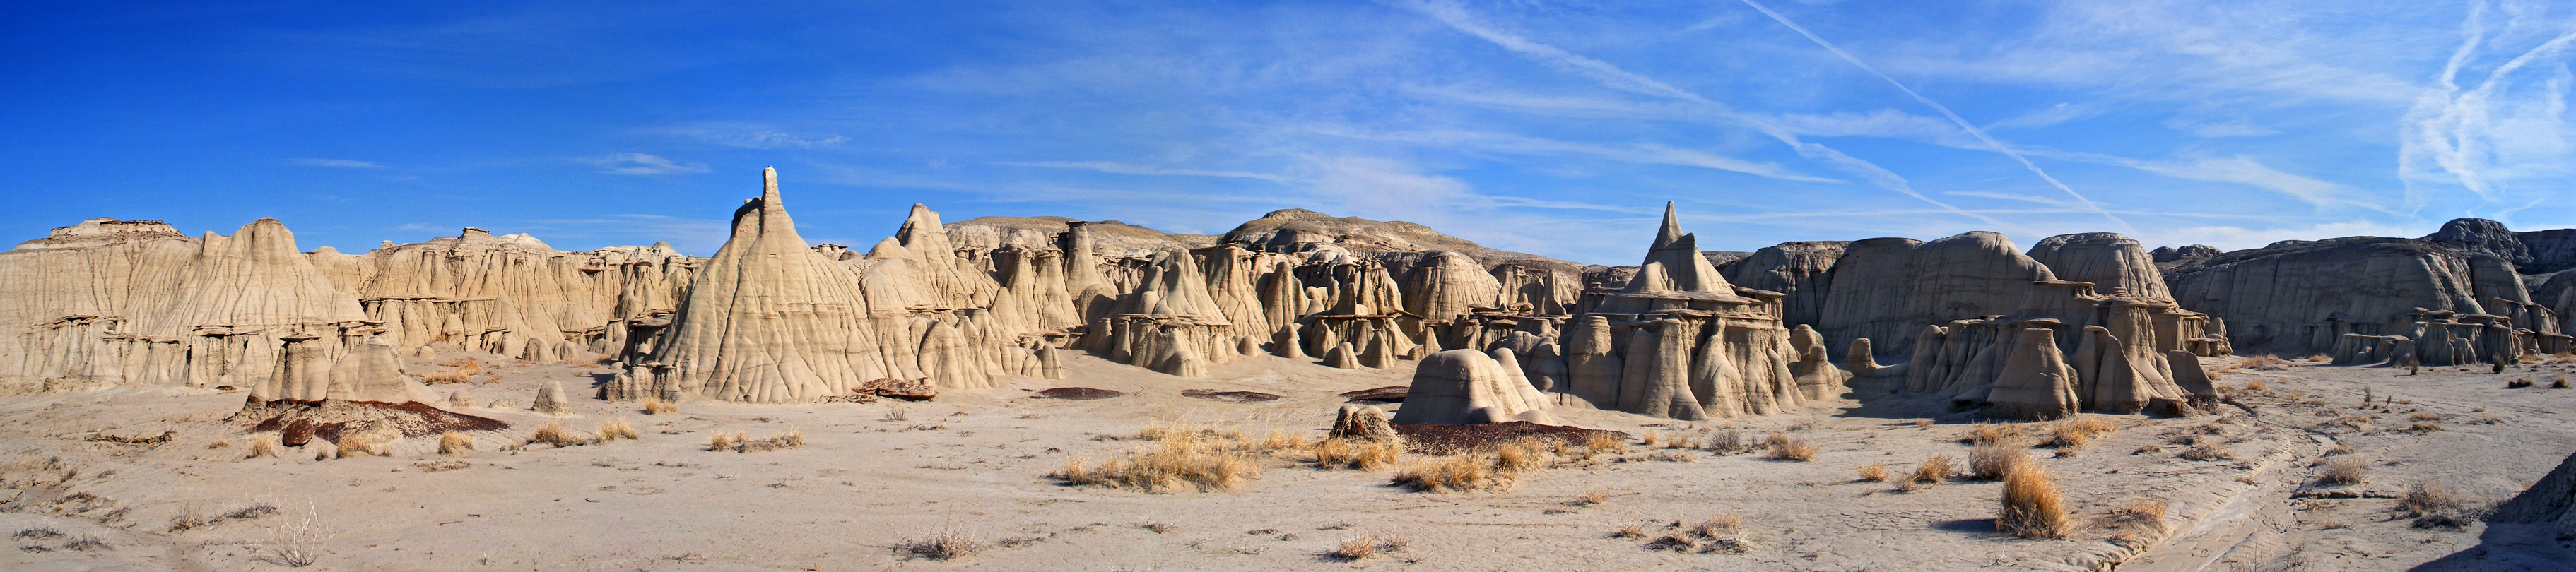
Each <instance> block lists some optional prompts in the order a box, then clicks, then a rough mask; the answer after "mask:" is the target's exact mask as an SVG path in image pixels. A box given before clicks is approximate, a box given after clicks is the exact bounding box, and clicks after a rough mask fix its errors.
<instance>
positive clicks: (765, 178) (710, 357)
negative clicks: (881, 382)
mask: <svg viewBox="0 0 2576 572" xmlns="http://www.w3.org/2000/svg"><path fill="white" fill-rule="evenodd" d="M915 215H916V217H915V218H916V219H918V218H919V216H920V213H919V212H918V211H916V213H915ZM931 266H932V268H934V269H938V268H953V266H948V265H946V264H944V263H932V264H931ZM934 273H936V272H935V271H934ZM884 276H888V275H886V274H879V275H877V277H884ZM860 282H861V276H860V274H859V273H858V272H856V271H854V269H853V268H852V266H850V265H846V264H842V263H841V262H840V261H837V260H833V259H831V258H829V257H826V256H824V255H822V254H819V253H816V252H815V251H814V250H813V249H812V248H811V247H810V246H809V245H807V244H806V243H805V239H804V238H803V237H801V236H798V235H797V234H796V223H795V221H793V220H791V219H790V218H789V217H788V215H787V205H786V203H785V202H784V201H782V200H781V199H780V198H779V193H778V172H777V171H776V170H775V169H762V170H761V193H760V196H759V197H758V198H754V199H751V200H749V201H745V202H744V203H743V205H742V208H739V209H736V210H735V211H734V216H733V235H732V236H731V237H729V238H727V239H726V240H725V243H724V246H723V247H722V248H719V249H718V250H717V251H716V255H715V256H714V257H713V258H709V259H707V261H706V263H705V264H704V265H702V266H700V267H699V268H698V271H697V272H696V273H695V276H694V278H693V279H692V280H691V284H690V287H689V291H688V294H687V296H686V297H684V298H683V299H682V302H680V305H679V308H678V309H677V310H676V311H674V312H673V313H672V314H671V318H670V324H669V326H667V327H664V328H660V331H659V332H658V333H657V335H658V336H660V339H658V340H652V341H650V342H648V343H646V344H645V345H644V346H643V347H645V348H649V351H647V352H634V353H630V354H629V355H627V356H626V358H625V360H624V361H625V363H626V365H627V366H628V367H627V368H626V369H627V373H622V374H620V375H619V376H618V377H617V378H616V379H615V380H614V381H612V382H610V383H609V384H608V385H607V386H606V387H605V388H604V389H603V391H602V393H604V394H605V395H606V396H608V397H611V398H615V399H641V398H644V397H658V398H660V399H664V400H673V401H677V400H681V399H684V398H692V399H694V398H704V399H719V400H726V401H748V402H756V403H778V402H788V401H802V400H807V399H814V398H820V397H825V396H831V395H840V394H846V393H850V392H851V390H852V389H854V388H856V387H858V385H859V384H861V383H865V382H867V381H870V380H876V379H887V378H893V379H902V380H913V379H923V378H924V377H925V376H924V375H923V373H922V371H921V360H920V359H919V355H918V354H917V351H918V350H919V349H921V348H923V347H941V348H945V347H949V346H948V345H947V344H944V343H925V341H924V340H923V338H924V336H929V337H934V338H937V337H939V336H935V335H933V334H936V333H937V329H938V328H935V327H927V326H928V325H926V324H925V325H922V326H924V327H918V328H916V327H915V326H916V324H914V323H912V321H911V320H910V319H909V318H908V317H907V316H905V314H904V309H902V308H886V309H881V310H878V309H872V308H870V307H869V306H868V304H867V303H868V300H867V297H866V296H865V295H864V294H863V293H862V287H861V284H860ZM915 288H918V287H915ZM898 289H901V288H898ZM916 291H918V290H916ZM939 294H942V295H945V296H948V297H963V296H971V295H972V294H973V292H972V291H971V290H970V289H967V288H964V287H958V288H955V289H951V290H947V291H943V292H939ZM872 310H873V311H872ZM943 339H944V338H943ZM952 369H954V370H960V371H953V372H946V373H952V374H953V376H958V377H952V378H950V379H944V380H934V381H938V382H943V383H976V382H980V380H977V379H973V378H972V376H973V375H974V373H975V372H971V371H962V370H966V369H967V368H952Z"/></svg>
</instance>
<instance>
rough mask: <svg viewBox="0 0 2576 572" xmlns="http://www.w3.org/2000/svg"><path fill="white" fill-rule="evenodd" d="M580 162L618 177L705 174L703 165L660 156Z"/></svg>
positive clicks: (619, 155) (615, 156)
mask: <svg viewBox="0 0 2576 572" xmlns="http://www.w3.org/2000/svg"><path fill="white" fill-rule="evenodd" d="M580 161H581V162H583V163H589V164H591V165H594V166H597V167H599V168H600V171H599V172H602V173H614V174H619V175H676V174H684V173H704V172H707V165H706V164H705V163H680V162H676V161H672V160H670V159H666V158H663V157H662V156H660V155H648V154H644V153H616V154H611V155H608V156H604V157H595V158H590V159H581V160H580Z"/></svg>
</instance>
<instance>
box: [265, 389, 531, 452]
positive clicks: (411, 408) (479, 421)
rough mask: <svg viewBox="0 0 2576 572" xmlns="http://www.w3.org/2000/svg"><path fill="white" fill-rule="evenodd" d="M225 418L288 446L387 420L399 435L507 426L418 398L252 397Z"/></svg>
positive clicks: (333, 438)
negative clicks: (268, 433)
mask: <svg viewBox="0 0 2576 572" xmlns="http://www.w3.org/2000/svg"><path fill="white" fill-rule="evenodd" d="M225 421H230V422H233V423H239V424H243V425H249V426H250V431H251V432H253V433H257V432H262V431H276V432H278V443H279V444H281V445H285V446H288V447H301V446H304V444H305V443H308V442H311V441H312V440H314V439H317V438H318V439H321V440H323V441H338V440H340V436H341V435H344V434H348V433H355V432H359V431H364V430H366V429H367V428H368V427H371V426H374V425H377V424H384V425H388V426H390V427H392V428H393V429H394V430H395V431H398V432H401V433H402V436H404V437H422V436H428V435H437V434H440V433H445V432H448V431H494V430H500V429H508V428H509V427H510V424H509V423H507V422H503V421H501V420H499V419H492V418H489V417H476V416H473V415H466V414H463V413H454V412H450V411H446V410H443V409H439V408H436V407H431V406H429V404H426V403H421V402H418V401H405V402H402V403H386V402H382V401H341V400H336V399H326V400H322V401H297V400H292V399H279V400H273V401H268V400H261V399H259V398H255V397H254V398H251V400H250V401H249V402H248V403H244V404H242V410H241V411H240V412H237V413H234V414H233V416H232V417H230V418H227V419H225Z"/></svg>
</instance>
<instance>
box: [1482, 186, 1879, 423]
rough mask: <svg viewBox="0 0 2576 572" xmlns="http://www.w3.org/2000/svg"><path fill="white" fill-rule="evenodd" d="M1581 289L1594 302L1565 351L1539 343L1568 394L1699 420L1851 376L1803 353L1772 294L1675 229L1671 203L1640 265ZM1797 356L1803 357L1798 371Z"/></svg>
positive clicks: (1761, 407) (1819, 393) (1826, 392)
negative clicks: (1736, 278)
mask: <svg viewBox="0 0 2576 572" xmlns="http://www.w3.org/2000/svg"><path fill="white" fill-rule="evenodd" d="M1586 298H1587V300H1586V302H1585V305H1586V306H1590V307H1593V308H1595V309H1594V310H1592V311H1590V312H1588V313H1586V314H1584V315H1582V316H1580V317H1578V318H1576V319H1575V320H1574V325H1573V326H1572V330H1571V331H1569V332H1568V333H1567V334H1566V335H1565V338H1564V342H1563V344H1562V349H1561V350H1559V351H1558V352H1547V351H1545V350H1540V352H1539V353H1540V354H1545V353H1561V355H1562V356H1563V359H1564V367H1563V369H1562V370H1561V371H1563V372H1565V373H1564V376H1565V378H1564V382H1565V383H1564V389H1562V390H1554V389H1552V390H1553V391H1562V392H1563V394H1564V396H1565V397H1564V398H1563V399H1564V400H1565V401H1569V402H1580V403H1584V404H1589V405H1591V406H1594V407H1599V408H1603V409H1616V410H1620V411H1627V412H1631V413H1639V414H1644V415H1651V416H1656V417H1670V418H1674V419H1684V420H1695V419H1704V418H1713V417H1736V416H1743V415H1763V414H1770V413H1775V412H1780V411H1784V410H1788V409H1792V408H1796V407H1798V406H1800V405H1802V404H1804V403H1807V402H1810V401H1814V400H1817V399H1830V398H1833V397H1837V396H1840V395H1841V394H1842V392H1843V391H1842V389H1843V387H1842V380H1843V379H1844V378H1846V377H1848V376H1847V375H1844V374H1842V372H1841V371H1840V370H1838V369H1836V368H1834V366H1833V365H1832V363H1831V362H1830V360H1827V359H1825V358H1824V357H1823V356H1824V353H1823V351H1822V348H1818V351H1816V352H1815V353H1814V356H1815V358H1814V359H1812V360H1801V356H1803V355H1806V354H1804V353H1802V352H1801V351H1800V350H1799V349H1798V348H1797V347H1795V346H1793V345H1792V343H1791V340H1790V335H1789V330H1788V329H1787V328H1785V327H1783V326H1782V324H1781V322H1780V318H1779V312H1778V308H1779V302H1778V300H1779V298H1780V295H1779V294H1778V293H1774V292H1765V291H1757V290H1752V289H1739V288H1736V287H1735V286H1734V285H1732V284H1729V283H1727V281H1726V277H1725V276H1723V275H1721V274H1719V273H1718V272H1717V269H1716V267H1714V266H1712V265H1710V264H1709V262H1708V259H1707V258H1705V257H1703V256H1701V254H1700V252H1699V247H1698V238H1697V237H1696V236H1694V235H1690V234H1684V233H1682V232H1681V224H1680V222H1679V219H1678V217H1677V216H1676V215H1675V214H1674V213H1673V211H1672V208H1671V205H1666V207H1665V212H1664V225H1663V228H1662V229H1661V230H1660V231H1658V232H1657V234H1656V237H1655V242H1654V244H1653V245H1652V246H1651V247H1649V248H1648V249H1647V253H1646V259H1645V261H1644V263H1643V264H1641V265H1639V267H1638V271H1637V273H1636V274H1635V275H1634V276H1633V277H1631V278H1630V279H1628V280H1627V281H1626V283H1625V284H1624V285H1623V286H1621V287H1620V288H1619V289H1617V290H1607V291H1604V290H1594V291H1587V292H1586ZM1594 300H1597V301H1594ZM1543 341H1546V340H1543ZM1534 357H1537V356H1534ZM1532 361H1533V362H1538V363H1539V367H1535V368H1532V375H1531V376H1530V377H1532V378H1552V377H1553V376H1554V372H1555V371H1559V370H1557V369H1556V367H1555V364H1553V363H1549V362H1553V361H1554V360H1553V359H1545V358H1542V359H1534V360H1532ZM1793 363H1803V364H1804V365H1802V366H1801V367H1804V368H1805V369H1806V370H1807V371H1808V376H1807V378H1806V379H1804V380H1802V379H1801V378H1800V377H1799V375H1798V373H1797V371H1794V370H1793V367H1792V365H1793ZM1826 370H1831V371H1826ZM1802 381H1804V382H1806V383H1807V384H1809V385H1804V386H1802V385H1801V382H1802ZM1550 385H1551V386H1554V385H1555V384H1554V383H1551V384H1550Z"/></svg>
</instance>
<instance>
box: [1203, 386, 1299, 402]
mask: <svg viewBox="0 0 2576 572" xmlns="http://www.w3.org/2000/svg"><path fill="white" fill-rule="evenodd" d="M1181 396H1182V397H1196V398H1199V399H1209V400H1215V401H1231V402H1235V403H1244V402H1250V401H1278V400H1279V396H1277V395H1273V394H1268V393H1262V392H1258V391H1217V390H1213V389H1184V390H1181Z"/></svg>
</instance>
